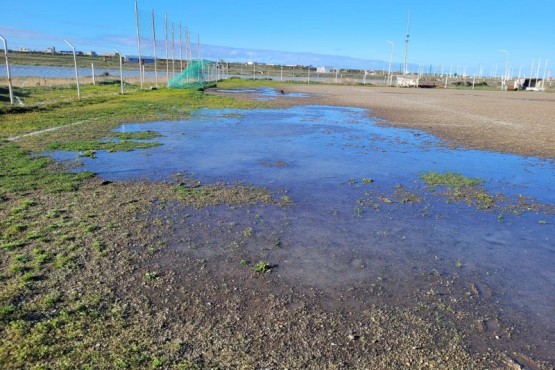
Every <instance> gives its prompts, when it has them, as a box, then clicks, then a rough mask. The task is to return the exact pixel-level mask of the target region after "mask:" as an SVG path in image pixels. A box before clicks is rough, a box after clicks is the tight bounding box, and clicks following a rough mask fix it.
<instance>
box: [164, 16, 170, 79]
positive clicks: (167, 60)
mask: <svg viewBox="0 0 555 370" xmlns="http://www.w3.org/2000/svg"><path fill="white" fill-rule="evenodd" d="M164 25H165V28H166V80H167V84H168V86H170V60H169V58H168V13H164Z"/></svg>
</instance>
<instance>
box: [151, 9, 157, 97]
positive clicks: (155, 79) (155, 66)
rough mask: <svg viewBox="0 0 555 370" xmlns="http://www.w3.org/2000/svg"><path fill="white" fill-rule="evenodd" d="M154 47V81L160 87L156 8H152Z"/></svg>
mask: <svg viewBox="0 0 555 370" xmlns="http://www.w3.org/2000/svg"><path fill="white" fill-rule="evenodd" d="M152 47H153V49H154V83H155V84H156V87H158V63H157V62H156V26H155V23H154V9H152Z"/></svg>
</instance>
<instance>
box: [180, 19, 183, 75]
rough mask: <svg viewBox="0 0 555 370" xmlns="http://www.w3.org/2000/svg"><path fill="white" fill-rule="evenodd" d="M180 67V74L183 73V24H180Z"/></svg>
mask: <svg viewBox="0 0 555 370" xmlns="http://www.w3.org/2000/svg"><path fill="white" fill-rule="evenodd" d="M179 66H180V72H179V73H183V38H182V37H181V22H179Z"/></svg>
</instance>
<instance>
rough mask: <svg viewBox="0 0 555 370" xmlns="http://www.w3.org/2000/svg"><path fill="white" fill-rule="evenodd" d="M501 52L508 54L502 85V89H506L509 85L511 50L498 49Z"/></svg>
mask: <svg viewBox="0 0 555 370" xmlns="http://www.w3.org/2000/svg"><path fill="white" fill-rule="evenodd" d="M498 51H499V52H500V53H504V54H505V55H506V58H505V73H504V74H503V84H502V85H501V89H502V90H505V88H506V87H507V86H506V85H507V79H508V78H509V52H508V51H507V50H502V49H499V50H498Z"/></svg>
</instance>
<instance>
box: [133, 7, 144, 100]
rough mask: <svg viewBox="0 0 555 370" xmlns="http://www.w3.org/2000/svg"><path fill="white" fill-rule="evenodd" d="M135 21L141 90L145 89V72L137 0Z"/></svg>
mask: <svg viewBox="0 0 555 370" xmlns="http://www.w3.org/2000/svg"><path fill="white" fill-rule="evenodd" d="M135 23H136V28H137V52H138V53H139V80H140V81H141V90H142V89H143V81H144V73H143V66H142V61H143V60H142V58H141V34H140V32H139V5H138V4H137V0H135Z"/></svg>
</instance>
